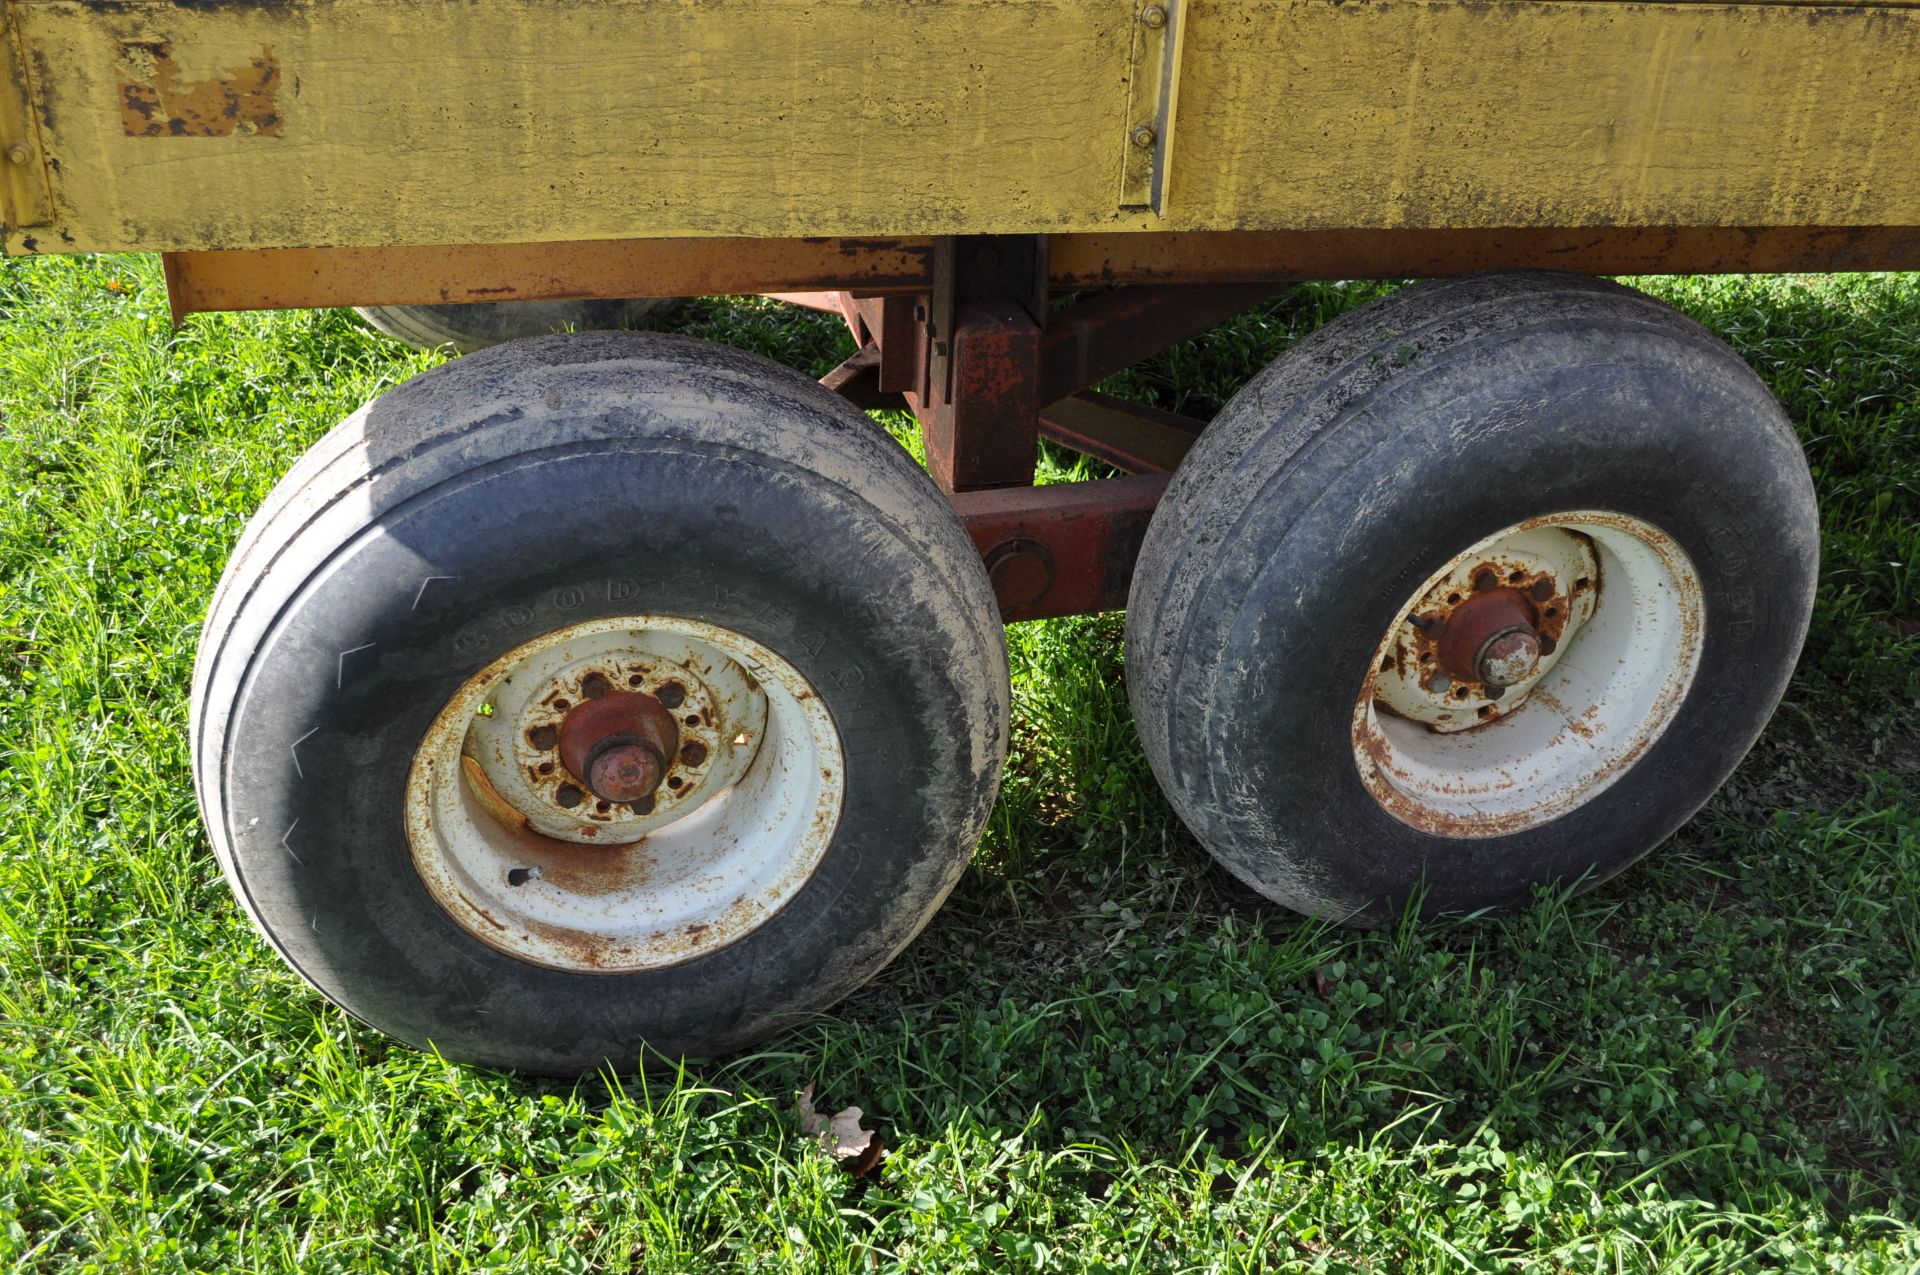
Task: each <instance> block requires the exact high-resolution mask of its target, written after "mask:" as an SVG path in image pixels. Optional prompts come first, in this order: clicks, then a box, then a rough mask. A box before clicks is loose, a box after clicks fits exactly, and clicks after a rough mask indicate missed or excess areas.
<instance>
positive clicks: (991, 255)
mask: <svg viewBox="0 0 1920 1275" xmlns="http://www.w3.org/2000/svg"><path fill="white" fill-rule="evenodd" d="M1047 249H1048V241H1047V239H1046V238H1045V237H1044V236H1039V235H1029V236H984V235H983V236H964V237H956V238H950V239H942V240H937V241H936V242H935V247H934V253H933V266H932V271H931V275H932V277H931V286H930V289H929V290H928V291H927V292H924V293H920V294H904V295H902V294H894V295H887V296H861V295H859V294H856V293H851V292H842V293H809V294H798V295H794V294H789V295H787V296H786V297H785V298H784V299H786V300H789V301H793V302H796V303H798V304H801V305H808V306H813V307H814V308H816V309H822V310H829V311H835V312H838V313H839V314H840V315H841V316H842V317H844V318H845V319H846V321H847V325H848V327H849V328H851V329H852V331H853V335H854V339H855V340H857V341H859V342H860V349H859V351H858V352H857V353H856V354H855V355H854V356H853V357H852V358H850V359H848V360H847V361H846V362H845V363H842V364H841V365H840V366H839V367H837V368H835V369H834V370H833V371H832V372H830V373H828V374H827V376H826V377H824V378H823V379H822V383H823V384H825V385H826V386H828V387H829V388H830V389H833V390H835V391H836V392H838V393H840V394H841V395H843V396H845V397H846V398H847V399H848V400H849V401H851V402H853V403H855V404H857V405H859V406H861V407H868V408H872V407H905V408H907V409H908V410H910V411H912V412H913V413H914V415H915V416H916V417H917V418H918V419H919V421H920V428H921V437H922V439H923V440H924V442H925V446H926V455H927V468H928V469H929V470H930V471H931V473H932V474H933V479H934V481H935V482H936V483H937V484H939V486H940V488H941V490H943V491H945V492H946V493H947V494H948V496H949V497H950V498H951V499H952V501H953V504H954V508H955V509H956V510H957V511H958V512H959V514H960V516H961V519H962V521H963V522H964V523H965V524H966V526H967V531H968V534H970V535H971V536H972V537H973V540H974V543H975V545H977V546H978V547H979V549H980V555H981V558H982V559H983V560H984V561H985V562H986V565H987V574H988V577H989V578H990V579H991V580H992V581H993V586H994V593H995V595H996V596H997V597H998V599H999V602H1000V612H1001V615H1002V617H1003V618H1005V619H1007V620H1028V619H1037V618H1040V617H1043V616H1055V615H1073V614H1078V613H1082V612H1089V611H1105V610H1113V609H1116V608H1119V607H1123V606H1125V605H1126V595H1127V586H1128V583H1129V581H1130V579H1131V577H1132V574H1133V561H1134V558H1135V557H1136V556H1137V555H1138V554H1139V551H1140V541H1141V537H1143V536H1144V535H1145V534H1146V527H1147V521H1148V519H1149V518H1150V517H1151V516H1152V513H1153V509H1154V507H1155V505H1156V504H1157V503H1158V501H1159V498H1160V493H1161V492H1162V491H1164V490H1165V489H1166V483H1167V479H1166V474H1167V473H1168V472H1170V471H1171V470H1172V469H1173V468H1174V467H1175V466H1176V465H1178V464H1179V463H1180V458H1181V457H1182V456H1183V455H1185V453H1186V450H1187V448H1188V447H1190V446H1192V444H1193V441H1194V439H1195V438H1197V437H1198V436H1199V433H1200V430H1201V428H1202V423H1201V422H1199V421H1194V420H1189V419H1187V418H1186V417H1182V416H1179V415H1177V414H1175V413H1172V412H1166V411H1162V410H1160V409H1157V408H1152V407H1146V406H1143V405H1140V404H1134V403H1126V402H1123V401H1122V400H1120V399H1116V398H1112V397H1110V396H1108V395H1104V394H1097V393H1092V392H1089V391H1088V387H1089V386H1091V385H1093V384H1094V383H1095V382H1097V381H1100V380H1102V379H1104V378H1105V377H1107V376H1110V375H1112V374H1113V373H1115V372H1118V371H1121V370H1123V369H1125V368H1127V367H1131V366H1132V365H1133V364H1135V363H1137V362H1139V361H1140V360H1141V359H1144V358H1147V357H1149V356H1151V355H1153V354H1155V353H1158V352H1159V351H1160V350H1163V349H1165V348H1166V347H1167V346H1169V345H1171V344H1173V343H1174V342H1175V341H1178V340H1180V339H1182V338H1183V337H1186V336H1190V335H1192V334H1193V333H1195V332H1198V331H1201V330H1202V329H1205V328H1208V327H1211V326H1213V325H1214V324H1215V323H1218V322H1220V321H1221V320H1223V319H1227V318H1230V317H1231V316H1233V315H1234V314H1237V313H1239V312H1240V311H1242V310H1245V309H1247V308H1248V307H1249V306H1252V305H1255V304H1257V303H1259V302H1260V301H1262V300H1265V299H1266V298H1268V297H1271V296H1273V295H1274V294H1276V293H1277V292H1279V291H1280V290H1281V289H1282V288H1283V287H1284V286H1285V285H1282V284H1276V283H1251V284H1250V283H1225V284H1189V285H1144V286H1136V287H1123V288H1116V289H1112V290H1107V291H1097V292H1094V293H1092V294H1091V295H1088V296H1084V297H1080V298H1077V299H1074V300H1072V301H1070V302H1069V303H1068V304H1064V305H1056V304H1055V298H1054V297H1053V296H1052V294H1051V292H1050V289H1049V271H1048V263H1047ZM1041 438H1050V439H1052V440H1054V441H1056V442H1059V443H1061V444H1064V445H1065V446H1068V447H1071V448H1073V449H1074V450H1076V451H1080V452H1083V453H1085V454H1087V455H1089V456H1093V457H1095V458H1097V459H1099V460H1102V461H1105V462H1107V463H1108V464H1111V465H1113V466H1114V467H1115V468H1116V469H1120V470H1123V471H1125V472H1127V473H1129V474H1131V475H1134V477H1131V478H1125V479H1111V480H1103V481H1095V482H1082V483H1070V484H1064V485H1057V486H1049V487H1035V486H1033V475H1034V460H1035V453H1036V449H1037V444H1038V442H1039V440H1040V439H1041Z"/></svg>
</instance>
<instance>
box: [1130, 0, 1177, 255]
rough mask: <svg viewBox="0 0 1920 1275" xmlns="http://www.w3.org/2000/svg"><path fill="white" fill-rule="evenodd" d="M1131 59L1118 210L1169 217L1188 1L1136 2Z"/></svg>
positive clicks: (1134, 0) (1160, 0) (1154, 0)
mask: <svg viewBox="0 0 1920 1275" xmlns="http://www.w3.org/2000/svg"><path fill="white" fill-rule="evenodd" d="M1133 2H1134V3H1135V5H1136V9H1135V12H1134V15H1133V23H1132V31H1133V38H1132V44H1131V48H1130V50H1129V52H1128V56H1127V116H1126V138H1125V143H1124V145H1123V146H1122V147H1121V161H1120V207H1122V208H1138V209H1151V210H1152V211H1153V213H1154V214H1155V215H1156V216H1161V217H1164V216H1166V211H1167V168H1168V165H1169V163H1170V162H1171V159H1172V156H1173V120H1174V108H1175V106H1176V104H1177V99H1178V96H1179V91H1180V46H1181V40H1182V36H1183V34H1184V31H1185V27H1186V23H1185V22H1184V21H1183V19H1184V17H1185V14H1184V12H1183V10H1184V8H1185V0H1148V2H1147V3H1139V0H1133Z"/></svg>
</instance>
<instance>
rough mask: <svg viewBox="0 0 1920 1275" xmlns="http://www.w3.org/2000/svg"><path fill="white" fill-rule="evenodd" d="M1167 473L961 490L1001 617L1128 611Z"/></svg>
mask: <svg viewBox="0 0 1920 1275" xmlns="http://www.w3.org/2000/svg"><path fill="white" fill-rule="evenodd" d="M1169 481H1170V480H1169V478H1168V476H1167V475H1165V474H1144V475H1140V476H1138V477H1132V478H1109V479H1105V480H1102V481H1100V482H1088V483H1059V484H1056V485H1054V486H1050V487H1012V488H1001V489H999V490H996V491H972V492H959V493H957V494H955V495H954V496H952V497H951V499H952V501H953V508H954V511H955V512H956V513H958V514H959V515H960V521H961V522H962V523H963V524H964V525H965V526H966V529H967V534H968V535H969V536H971V537H973V543H974V546H975V547H976V548H977V549H979V550H980V557H981V559H982V560H983V561H984V562H985V563H986V564H987V577H988V579H990V580H992V581H993V591H994V596H995V597H996V598H997V599H998V600H999V603H1000V617H1001V619H1003V620H1006V621H1008V622H1011V621H1014V620H1039V619H1045V618H1046V617H1048V616H1056V615H1084V614H1087V613H1089V612H1094V611H1117V610H1119V609H1121V608H1122V607H1125V606H1126V605H1127V586H1128V585H1129V584H1130V583H1131V582H1132V580H1133V564H1134V560H1135V559H1136V558H1138V557H1139V556H1140V541H1141V540H1142V539H1143V538H1144V537H1145V536H1146V534H1147V522H1148V521H1149V520H1150V519H1151V518H1152V517H1153V510H1154V506H1156V505H1157V504H1159V502H1160V496H1161V494H1162V493H1163V492H1165V491H1166V489H1167V483H1168V482H1169Z"/></svg>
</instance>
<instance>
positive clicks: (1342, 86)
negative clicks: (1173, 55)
mask: <svg viewBox="0 0 1920 1275" xmlns="http://www.w3.org/2000/svg"><path fill="white" fill-rule="evenodd" d="M1186 56H1187V73H1186V78H1185V79H1184V80H1183V81H1182V84H1181V98H1180V113H1181V118H1180V138H1181V146H1180V148H1179V150H1178V151H1177V152H1176V154H1175V156H1174V167H1173V188H1174V190H1175V192H1176V199H1177V202H1178V207H1177V208H1176V209H1175V218H1176V219H1180V218H1182V217H1183V215H1184V216H1192V217H1194V218H1196V219H1197V224H1198V223H1204V224H1205V225H1207V227H1208V228H1214V227H1215V226H1216V225H1217V224H1229V225H1239V224H1257V225H1259V226H1260V227H1261V228H1283V227H1284V228H1320V227H1339V228H1346V227H1360V226H1365V227H1389V228H1390V227H1404V226H1420V227H1443V226H1478V227H1506V226H1535V225H1547V226H1594V225H1607V226H1610V225H1680V226H1687V225H1702V226H1774V225H1780V226H1800V225H1914V224H1920V14H1916V13H1915V12H1914V11H1913V10H1911V9H1889V8H1879V9H1874V8H1847V9H1841V8H1815V7H1801V6H1785V5H1771V4H1748V5H1731V6H1720V5H1711V6H1709V5H1694V4H1687V5H1670V6H1641V5H1625V4H1607V3H1595V2H1592V0H1585V2H1578V3H1524V2H1522V3H1505V4H1419V3H1415V4H1402V3H1392V2H1391V0H1388V2H1386V3H1373V4H1367V3H1346V4H1340V5H1334V4H1327V3H1299V2H1298V0H1195V5H1194V12H1193V13H1192V15H1191V17H1190V19H1189V24H1188V28H1187V47H1186ZM1247 218H1250V219H1252V220H1251V222H1249V221H1245V220H1243V219H1247Z"/></svg>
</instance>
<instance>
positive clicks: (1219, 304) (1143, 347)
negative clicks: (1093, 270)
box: [1040, 282, 1286, 403]
mask: <svg viewBox="0 0 1920 1275" xmlns="http://www.w3.org/2000/svg"><path fill="white" fill-rule="evenodd" d="M1285 287H1286V285H1285V284H1283V283H1277V282H1261V283H1224V284H1213V285H1209V286H1194V285H1163V286H1146V287H1137V288H1119V289H1116V290H1114V291H1112V292H1101V293H1096V294H1095V295H1093V296H1091V297H1087V298H1086V299H1084V300H1081V301H1077V302H1075V303H1074V304H1073V305H1070V306H1067V307H1066V308H1065V309H1062V310H1056V311H1055V312H1054V313H1052V314H1051V315H1049V316H1048V318H1047V339H1046V345H1045V349H1044V351H1043V353H1042V360H1043V369H1042V372H1041V382H1040V401H1041V402H1042V403H1052V402H1055V401H1057V400H1059V399H1062V398H1065V397H1066V396H1067V395H1069V394H1072V393H1075V392H1077V391H1079V390H1083V389H1086V388H1087V387H1088V386H1090V385H1093V384H1095V383H1097V382H1099V381H1101V380H1103V379H1105V378H1106V377H1109V376H1112V375H1113V374H1114V373H1115V372H1119V371H1122V370H1123V369H1126V368H1130V367H1132V366H1133V365H1134V364H1135V363H1138V362H1140V360H1142V359H1146V358H1151V357H1152V356H1153V355H1155V354H1158V353H1159V352H1160V351H1162V350H1164V349H1166V348H1167V347H1168V346H1169V345H1172V344H1173V343H1174V342H1176V341H1180V340H1183V339H1185V338H1187V337H1190V336H1192V335H1193V334H1194V333H1196V332H1202V331H1205V330H1206V329H1207V328H1210V327H1212V326H1213V325H1214V324H1216V323H1219V322H1221V321H1222V320H1225V319H1230V318H1232V317H1233V316H1234V315H1236V314H1238V313H1240V312H1241V311H1242V310H1245V309H1248V308H1250V307H1252V306H1255V305H1258V304H1259V303H1260V302H1262V301H1265V300H1267V299H1268V298H1269V297H1272V296H1274V295H1275V294H1276V293H1278V292H1280V291H1282V290H1283V289H1284V288H1285Z"/></svg>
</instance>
